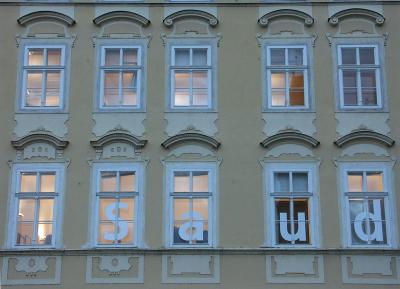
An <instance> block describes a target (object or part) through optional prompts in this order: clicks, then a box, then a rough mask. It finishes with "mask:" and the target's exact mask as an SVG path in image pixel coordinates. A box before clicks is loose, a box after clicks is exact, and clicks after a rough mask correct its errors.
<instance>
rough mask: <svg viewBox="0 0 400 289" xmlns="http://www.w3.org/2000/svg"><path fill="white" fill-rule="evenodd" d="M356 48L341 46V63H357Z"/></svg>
mask: <svg viewBox="0 0 400 289" xmlns="http://www.w3.org/2000/svg"><path fill="white" fill-rule="evenodd" d="M356 50H357V49H356V48H355V47H354V48H350V47H347V48H342V64H357V52H356Z"/></svg>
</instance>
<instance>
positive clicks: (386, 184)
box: [339, 162, 396, 248]
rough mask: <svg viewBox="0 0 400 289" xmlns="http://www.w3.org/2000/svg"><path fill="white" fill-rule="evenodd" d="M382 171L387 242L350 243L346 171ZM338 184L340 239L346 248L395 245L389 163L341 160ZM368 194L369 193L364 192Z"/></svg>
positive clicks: (389, 246) (388, 246) (393, 208)
mask: <svg viewBox="0 0 400 289" xmlns="http://www.w3.org/2000/svg"><path fill="white" fill-rule="evenodd" d="M377 171H379V172H382V173H383V191H384V192H385V193H382V195H379V196H382V197H385V208H384V210H385V216H386V240H387V244H360V245H357V244H355V245H353V244H352V243H351V224H350V223H351V220H350V217H349V214H350V211H349V201H348V196H347V194H346V191H347V187H348V186H347V185H348V184H347V173H348V172H363V173H367V172H377ZM339 178H340V179H339V184H340V205H341V211H342V215H341V219H342V220H341V223H342V229H343V231H342V232H343V235H342V241H343V244H344V246H345V247H348V248H391V247H393V246H395V243H396V240H395V235H396V232H395V225H394V224H395V221H394V220H395V216H394V214H395V204H394V200H393V186H392V170H391V165H390V164H388V163H384V162H343V163H340V164H339ZM365 195H370V194H365Z"/></svg>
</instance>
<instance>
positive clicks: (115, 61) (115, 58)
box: [105, 48, 120, 66]
mask: <svg viewBox="0 0 400 289" xmlns="http://www.w3.org/2000/svg"><path fill="white" fill-rule="evenodd" d="M105 51H106V56H105V65H106V66H113V65H119V64H120V60H119V57H120V49H119V48H117V49H115V48H107V49H106V50H105Z"/></svg>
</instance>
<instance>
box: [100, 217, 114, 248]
mask: <svg viewBox="0 0 400 289" xmlns="http://www.w3.org/2000/svg"><path fill="white" fill-rule="evenodd" d="M114 240H115V226H114V224H113V223H112V222H101V223H99V236H98V242H99V244H113V243H114Z"/></svg>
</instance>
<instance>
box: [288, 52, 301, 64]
mask: <svg viewBox="0 0 400 289" xmlns="http://www.w3.org/2000/svg"><path fill="white" fill-rule="evenodd" d="M288 54H289V65H303V48H289V49H288Z"/></svg>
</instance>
